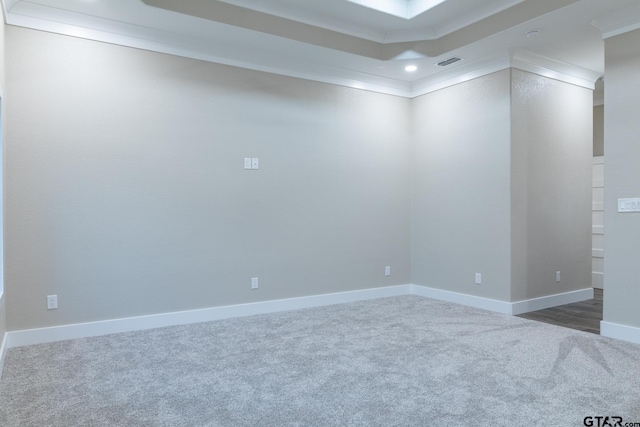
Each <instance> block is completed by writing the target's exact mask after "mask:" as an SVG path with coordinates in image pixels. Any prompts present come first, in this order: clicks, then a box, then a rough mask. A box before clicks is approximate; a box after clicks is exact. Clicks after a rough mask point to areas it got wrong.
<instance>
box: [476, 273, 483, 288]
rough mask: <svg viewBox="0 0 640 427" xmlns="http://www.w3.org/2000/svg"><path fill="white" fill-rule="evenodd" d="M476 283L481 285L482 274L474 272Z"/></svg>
mask: <svg viewBox="0 0 640 427" xmlns="http://www.w3.org/2000/svg"><path fill="white" fill-rule="evenodd" d="M476 285H482V274H481V273H476Z"/></svg>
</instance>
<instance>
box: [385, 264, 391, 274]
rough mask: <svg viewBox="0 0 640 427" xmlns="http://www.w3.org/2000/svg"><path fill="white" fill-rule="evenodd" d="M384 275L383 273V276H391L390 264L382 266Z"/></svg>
mask: <svg viewBox="0 0 640 427" xmlns="http://www.w3.org/2000/svg"><path fill="white" fill-rule="evenodd" d="M384 275H385V276H391V266H390V265H387V266H386V267H385V268H384Z"/></svg>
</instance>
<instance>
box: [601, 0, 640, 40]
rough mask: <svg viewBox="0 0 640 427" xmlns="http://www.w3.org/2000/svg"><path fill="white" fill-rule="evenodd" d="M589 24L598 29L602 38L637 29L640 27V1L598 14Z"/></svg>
mask: <svg viewBox="0 0 640 427" xmlns="http://www.w3.org/2000/svg"><path fill="white" fill-rule="evenodd" d="M591 25H593V26H594V27H596V28H598V29H599V30H600V32H601V33H602V38H603V39H608V38H610V37H614V36H618V35H620V34H624V33H628V32H629V31H633V30H637V29H639V28H640V2H636V3H634V4H632V5H631V6H628V7H625V8H622V9H618V10H615V11H613V12H611V13H608V14H606V15H603V16H600V17H598V18H596V19H594V20H593V22H592V23H591Z"/></svg>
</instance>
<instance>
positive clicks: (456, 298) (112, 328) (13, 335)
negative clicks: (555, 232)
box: [0, 285, 640, 372]
mask: <svg viewBox="0 0 640 427" xmlns="http://www.w3.org/2000/svg"><path fill="white" fill-rule="evenodd" d="M400 295H417V296H421V297H426V298H432V299H436V300H440V301H446V302H452V303H456V304H461V305H466V306H470V307H476V308H480V309H484V310H489V311H493V312H496V313H501V314H507V315H518V314H522V313H527V312H529V311H535V310H542V309H545V308H549V307H555V306H558V305H564V304H570V303H573V302H578V301H584V300H586V299H591V298H593V289H592V288H588V289H582V290H578V291H573V292H566V293H562V294H556V295H549V296H546V297H541V298H534V299H530V300H525V301H518V302H515V303H510V302H505V301H499V300H494V299H489V298H483V297H478V296H474V295H467V294H461V293H458V292H451V291H446V290H443V289H436V288H429V287H426V286H420V285H398V286H389V287H384V288H371V289H362V290H357V291H348V292H338V293H333V294H322V295H312V296H306V297H298V298H288V299H280V300H273V301H263V302H255V303H248V304H238V305H229V306H223V307H212V308H205V309H199V310H189V311H179V312H173V313H161V314H154V315H149V316H138V317H129V318H123V319H113V320H104V321H98V322H88V323H78V324H73V325H61V326H52V327H47V328H37V329H27V330H22V331H12V332H7V333H6V334H5V336H4V339H3V341H2V347H0V352H1V353H0V357H1V359H0V370H1V368H2V366H3V363H4V357H5V354H6V352H7V350H8V349H10V348H14V347H21V346H25V345H33V344H43V343H48V342H54V341H64V340H69V339H75V338H87V337H95V336H101V335H109V334H116V333H121V332H132V331H141V330H146V329H154V328H162V327H166V326H176V325H187V324H191V323H200V322H209V321H214V320H221V319H229V318H233V317H245V316H252V315H256V314H268V313H276V312H281V311H289V310H299V309H303V308H311V307H321V306H326V305H333V304H344V303H348V302H355V301H365V300H370V299H376V298H385V297H393V296H400ZM616 326H620V327H622V326H621V325H616ZM631 329H634V328H631ZM615 333H616V332H612V334H615ZM636 333H637V332H636ZM632 335H633V334H632ZM611 336H612V337H615V336H614V335H611ZM634 336H635V335H634ZM621 339H625V338H621ZM637 339H638V341H633V339H626V340H627V341H632V342H640V338H637ZM0 372H1V371H0Z"/></svg>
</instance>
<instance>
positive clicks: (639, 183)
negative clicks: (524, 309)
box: [604, 30, 640, 327]
mask: <svg viewBox="0 0 640 427" xmlns="http://www.w3.org/2000/svg"><path fill="white" fill-rule="evenodd" d="M605 66H606V70H607V71H606V86H605V101H604V105H605V106H606V109H605V117H604V119H605V121H604V123H605V127H604V132H605V144H606V167H605V183H606V184H605V185H606V191H605V224H606V241H605V249H606V257H605V271H606V274H605V276H604V289H606V296H605V298H604V320H605V321H607V322H612V323H618V324H622V325H628V326H634V327H640V309H638V301H640V286H639V285H638V276H639V275H640V264H639V263H638V260H640V248H639V247H638V245H637V244H636V243H637V241H638V237H639V236H640V214H638V213H626V214H623V213H618V211H617V199H618V198H627V197H640V168H638V159H640V144H639V143H638V142H639V140H640V121H639V120H638V115H639V114H640V79H638V70H640V30H635V31H632V32H629V33H626V34H622V35H619V36H616V37H612V38H609V39H607V40H606V41H605Z"/></svg>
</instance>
